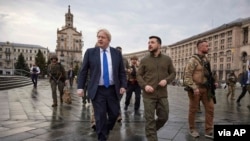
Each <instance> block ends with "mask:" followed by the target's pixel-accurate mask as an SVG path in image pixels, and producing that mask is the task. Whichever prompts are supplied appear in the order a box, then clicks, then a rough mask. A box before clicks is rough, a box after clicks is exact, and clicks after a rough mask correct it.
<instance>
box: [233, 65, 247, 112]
mask: <svg viewBox="0 0 250 141" xmlns="http://www.w3.org/2000/svg"><path fill="white" fill-rule="evenodd" d="M240 84H241V87H242V92H241V94H240V96H239V97H238V98H237V101H236V102H237V105H238V106H241V104H240V101H241V99H242V98H243V97H244V96H245V95H246V93H247V92H248V93H249V94H250V64H249V65H248V70H245V71H244V72H243V73H242V75H241V77H240ZM249 106H250V105H248V107H249Z"/></svg>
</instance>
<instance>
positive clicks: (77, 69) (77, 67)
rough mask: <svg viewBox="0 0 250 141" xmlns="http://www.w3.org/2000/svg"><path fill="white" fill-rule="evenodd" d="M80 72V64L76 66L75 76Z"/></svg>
mask: <svg viewBox="0 0 250 141" xmlns="http://www.w3.org/2000/svg"><path fill="white" fill-rule="evenodd" d="M78 71H79V66H78V64H76V65H75V68H74V73H75V75H78Z"/></svg>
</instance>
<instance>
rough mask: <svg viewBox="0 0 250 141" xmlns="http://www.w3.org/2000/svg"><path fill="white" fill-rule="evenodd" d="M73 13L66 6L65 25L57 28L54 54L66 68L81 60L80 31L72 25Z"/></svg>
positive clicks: (81, 44)
mask: <svg viewBox="0 0 250 141" xmlns="http://www.w3.org/2000/svg"><path fill="white" fill-rule="evenodd" d="M73 18H74V16H73V14H72V13H71V12H70V6H69V7H68V13H66V14H65V26H63V27H62V29H61V30H59V29H57V41H56V42H57V45H56V50H55V52H56V54H57V56H58V59H59V61H60V62H61V64H62V65H64V67H65V69H66V70H68V69H69V68H70V67H73V68H74V67H75V66H76V65H79V64H80V62H81V61H82V47H83V41H82V32H81V31H80V32H78V31H77V29H76V28H74V27H73Z"/></svg>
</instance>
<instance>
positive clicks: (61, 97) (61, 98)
mask: <svg viewBox="0 0 250 141" xmlns="http://www.w3.org/2000/svg"><path fill="white" fill-rule="evenodd" d="M60 102H61V103H63V94H60Z"/></svg>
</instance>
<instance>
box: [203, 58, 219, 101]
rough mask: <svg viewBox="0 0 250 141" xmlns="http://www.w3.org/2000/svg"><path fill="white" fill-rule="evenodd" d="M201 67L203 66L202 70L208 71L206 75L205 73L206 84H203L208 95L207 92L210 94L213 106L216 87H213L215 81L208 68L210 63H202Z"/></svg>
mask: <svg viewBox="0 0 250 141" xmlns="http://www.w3.org/2000/svg"><path fill="white" fill-rule="evenodd" d="M203 65H204V68H205V69H207V71H208V74H207V73H205V77H206V78H207V82H206V83H205V86H206V87H207V88H208V94H209V92H210V93H211V94H212V96H213V101H214V104H216V97H215V89H216V86H215V85H214V83H215V79H214V76H213V74H212V71H211V68H210V63H209V62H204V63H203Z"/></svg>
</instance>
